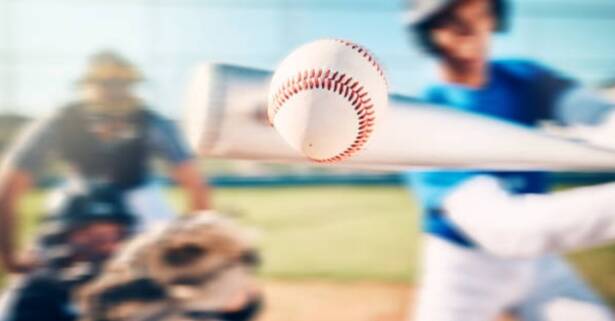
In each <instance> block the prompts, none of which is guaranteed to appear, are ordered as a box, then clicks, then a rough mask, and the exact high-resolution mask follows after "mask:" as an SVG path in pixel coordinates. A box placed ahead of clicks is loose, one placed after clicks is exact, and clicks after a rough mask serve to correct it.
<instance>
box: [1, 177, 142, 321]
mask: <svg viewBox="0 0 615 321" xmlns="http://www.w3.org/2000/svg"><path fill="white" fill-rule="evenodd" d="M135 225H136V219H135V216H134V215H133V214H132V213H130V212H129V211H128V210H127V208H126V207H125V206H124V203H123V201H122V199H121V197H120V195H118V194H117V193H116V192H115V191H114V190H112V189H111V190H110V189H100V190H96V191H93V192H91V193H89V194H82V195H75V196H73V197H71V198H70V199H68V200H67V201H66V203H65V204H63V206H60V207H59V208H58V209H57V210H56V212H55V213H53V214H52V215H50V216H49V217H48V218H47V219H46V221H45V222H44V224H43V230H44V231H45V232H44V233H43V235H42V237H41V239H40V243H41V244H40V245H41V248H42V249H44V250H43V251H40V256H42V259H41V263H42V265H41V267H39V268H37V269H36V270H35V271H33V272H32V273H31V274H29V275H27V276H25V278H24V279H23V280H21V281H19V282H16V283H15V284H14V285H13V289H11V290H9V291H8V292H7V293H5V295H4V298H3V304H1V305H0V315H1V317H0V320H2V321H35V320H36V321H45V320H50V321H51V320H53V321H72V320H76V318H77V312H76V311H75V310H74V309H73V308H72V306H73V305H72V301H71V295H72V292H73V291H74V290H75V289H76V288H78V287H79V286H81V285H83V284H84V283H86V282H88V281H89V280H91V279H92V278H94V277H95V276H96V275H97V274H98V271H99V270H100V269H101V267H102V264H103V263H104V261H105V260H106V259H107V258H108V257H110V256H111V255H112V254H113V253H114V252H115V251H116V250H117V249H118V246H119V244H120V242H121V241H122V240H124V239H125V238H127V237H129V236H130V235H132V233H133V231H134V227H135Z"/></svg>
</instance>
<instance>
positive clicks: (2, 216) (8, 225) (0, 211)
mask: <svg viewBox="0 0 615 321" xmlns="http://www.w3.org/2000/svg"><path fill="white" fill-rule="evenodd" d="M30 187H31V176H30V175H29V174H27V173H25V172H20V171H10V172H8V173H5V176H4V177H3V182H2V183H1V186H0V259H1V260H2V263H3V264H4V266H5V267H8V268H11V265H12V264H13V263H14V259H15V253H14V252H15V248H16V239H17V233H16V231H17V230H18V228H17V226H18V224H17V223H18V219H17V215H16V209H17V205H18V202H19V199H20V198H21V196H22V195H24V194H25V193H26V192H27V191H28V190H29V189H30Z"/></svg>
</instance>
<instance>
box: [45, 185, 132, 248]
mask: <svg viewBox="0 0 615 321" xmlns="http://www.w3.org/2000/svg"><path fill="white" fill-rule="evenodd" d="M97 222H112V223H117V224H121V225H123V226H124V227H126V231H127V232H131V231H132V230H133V228H134V227H135V225H136V216H135V215H134V214H133V213H132V212H131V211H130V210H129V209H128V208H127V206H126V204H125V202H124V199H123V197H122V194H121V192H120V191H117V190H116V189H114V188H111V187H97V188H96V189H93V190H92V191H90V192H88V193H85V194H76V195H73V196H70V197H69V198H68V199H67V200H66V201H65V202H63V204H61V205H60V206H59V207H58V208H57V209H56V210H55V212H54V213H51V215H49V216H48V217H47V218H46V219H45V222H44V225H43V229H44V233H43V234H44V237H43V244H44V245H56V244H57V243H61V242H63V241H64V238H65V237H66V236H67V235H68V234H69V233H70V232H72V231H74V230H75V229H78V228H80V227H83V226H86V225H88V224H92V223H97Z"/></svg>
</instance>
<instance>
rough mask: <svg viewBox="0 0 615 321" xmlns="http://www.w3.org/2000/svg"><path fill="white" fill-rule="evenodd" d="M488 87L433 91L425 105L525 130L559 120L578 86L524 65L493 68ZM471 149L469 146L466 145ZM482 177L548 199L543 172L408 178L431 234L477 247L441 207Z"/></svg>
mask: <svg viewBox="0 0 615 321" xmlns="http://www.w3.org/2000/svg"><path fill="white" fill-rule="evenodd" d="M489 72H490V75H489V78H488V79H489V82H488V84H486V85H485V86H484V87H482V88H479V89H473V88H468V87H464V86H459V85H454V84H438V85H434V86H432V87H431V88H429V89H428V90H427V91H426V97H425V98H426V99H427V100H428V101H429V102H431V103H435V104H441V105H442V106H445V107H444V108H455V109H459V110H463V111H468V112H474V113H478V114H481V115H487V116H492V117H495V118H497V119H500V120H505V121H510V122H514V123H516V124H520V125H524V126H536V124H537V123H538V122H539V121H540V120H546V119H554V118H557V115H556V114H557V112H558V111H557V108H556V106H557V104H558V101H559V100H560V99H561V98H562V96H563V95H564V93H566V92H568V91H570V90H571V89H572V88H573V87H574V83H573V82H572V81H571V80H569V79H567V78H564V77H561V76H559V75H558V74H556V73H554V72H552V71H550V70H548V69H546V68H543V67H541V66H539V65H536V64H532V63H528V62H524V61H500V62H493V63H491V64H490V71H489ZM468 143H470V144H471V142H468ZM478 175H491V176H494V177H497V178H498V179H499V180H500V181H501V182H502V184H503V186H505V188H507V190H508V191H510V192H511V193H517V194H521V193H544V192H545V191H547V188H548V186H547V179H546V178H547V177H546V174H545V173H542V172H498V171H480V170H474V171H470V170H463V171H441V170H434V171H424V172H411V173H408V175H407V178H408V183H409V184H410V185H411V187H412V188H413V191H414V192H415V193H416V195H417V197H418V198H419V200H420V202H421V209H422V211H423V213H424V214H423V215H424V220H423V223H424V224H423V228H424V230H425V231H426V232H427V233H431V234H434V235H436V236H439V237H442V238H445V239H447V240H449V241H452V242H455V243H457V244H460V245H463V246H473V243H472V242H471V241H470V240H469V239H468V238H467V237H466V236H465V235H463V233H462V232H461V231H459V230H458V229H457V228H455V226H453V224H452V223H451V222H450V221H449V220H448V219H447V217H446V216H445V215H443V213H442V202H443V200H444V199H445V198H446V197H447V196H448V194H449V193H451V191H453V190H454V189H455V188H456V187H457V186H459V185H460V184H462V183H463V182H465V181H467V180H469V179H471V178H473V177H476V176H478Z"/></svg>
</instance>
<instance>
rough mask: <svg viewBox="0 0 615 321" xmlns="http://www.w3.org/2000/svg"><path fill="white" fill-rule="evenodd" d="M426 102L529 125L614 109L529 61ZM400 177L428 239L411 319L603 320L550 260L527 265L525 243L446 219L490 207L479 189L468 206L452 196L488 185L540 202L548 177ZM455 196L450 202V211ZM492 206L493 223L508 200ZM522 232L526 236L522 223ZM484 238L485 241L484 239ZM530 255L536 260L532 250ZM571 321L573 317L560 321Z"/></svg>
mask: <svg viewBox="0 0 615 321" xmlns="http://www.w3.org/2000/svg"><path fill="white" fill-rule="evenodd" d="M425 98H426V99H427V100H428V101H429V102H431V103H436V104H440V105H442V106H446V107H444V108H455V109H459V110H463V111H468V112H473V113H479V114H482V115H486V116H491V117H495V118H498V119H500V120H505V121H510V122H513V123H515V124H518V125H523V126H530V127H533V126H536V125H537V124H538V123H539V122H541V121H543V120H555V121H557V122H560V123H562V124H573V123H584V124H590V125H591V124H597V123H599V122H600V121H601V120H602V119H603V118H604V117H606V116H607V115H609V113H611V112H612V111H613V106H612V105H611V104H610V103H608V102H606V101H604V100H601V99H597V98H596V97H594V96H591V95H587V94H586V92H585V91H584V90H582V89H580V88H579V87H578V86H577V84H576V83H575V82H574V81H573V80H571V79H568V78H565V77H562V76H561V75H559V74H557V73H555V72H553V71H551V70H549V69H547V68H544V67H542V66H540V65H537V64H534V63H531V62H527V61H512V60H510V61H496V62H493V63H491V64H490V66H489V76H488V83H487V84H486V85H485V86H483V87H482V88H479V89H474V88H468V87H464V86H459V85H454V84H437V85H434V86H433V87H431V88H429V89H428V90H427V91H426V97H425ZM468 143H469V144H471V142H468ZM407 177H408V183H409V186H410V187H411V188H412V190H413V191H414V192H415V193H416V195H417V196H418V198H419V200H420V201H421V209H422V211H423V215H424V218H423V223H424V231H425V233H426V234H427V240H426V247H425V253H424V255H425V260H424V264H425V266H424V270H425V276H424V278H423V287H422V290H421V294H420V299H419V306H418V311H417V314H418V315H417V320H418V321H427V320H429V321H436V320H437V321H440V320H443V321H444V320H449V321H453V320H459V321H462V320H463V321H472V320H476V321H488V320H493V319H494V318H496V317H497V315H498V314H500V313H502V312H503V311H508V310H515V311H516V312H517V313H518V315H519V316H520V317H521V318H522V320H525V321H535V320H536V321H542V320H581V319H582V320H596V321H599V320H611V318H610V316H609V313H608V312H607V311H608V310H607V309H606V308H605V307H604V306H603V304H602V302H601V300H600V299H599V297H598V296H596V295H595V294H594V293H593V291H592V290H591V289H590V288H589V287H587V286H586V285H585V284H584V282H583V281H582V280H581V279H580V278H579V277H577V275H576V274H575V272H574V271H573V270H572V269H571V268H570V267H569V266H568V265H567V264H566V263H565V262H564V261H563V260H562V259H561V258H559V257H558V256H554V255H538V258H536V255H533V257H531V258H528V257H529V256H532V255H527V254H528V253H527V252H524V251H525V250H524V247H523V246H526V247H527V244H523V243H522V242H520V243H519V244H518V245H521V246H517V244H516V243H515V242H516V241H519V239H512V238H508V239H507V238H506V237H505V234H506V233H503V235H502V237H503V238H501V239H498V235H494V233H493V231H490V232H488V233H483V234H481V231H482V230H481V231H478V232H477V230H479V229H478V228H473V226H472V224H473V223H472V222H471V221H470V220H468V219H465V220H464V219H463V218H462V219H461V220H462V221H464V222H465V227H468V226H469V227H470V228H460V227H459V226H458V225H457V224H456V223H455V222H456V221H455V222H453V219H455V217H461V216H463V217H468V216H471V215H468V214H467V212H473V211H475V210H476V208H479V209H480V208H484V206H483V207H481V206H480V204H481V203H482V202H484V203H487V204H488V203H489V201H490V198H491V197H492V196H493V195H494V193H490V192H485V188H483V189H480V190H479V191H478V194H477V192H476V191H477V189H476V188H474V192H473V193H472V194H471V195H472V198H471V199H469V197H468V196H467V195H463V193H461V192H460V191H463V190H464V189H465V188H466V186H468V185H473V184H474V182H476V181H480V180H485V179H486V180H488V181H490V182H496V183H495V184H493V185H494V186H495V187H493V189H495V190H497V191H498V192H500V193H504V194H506V195H509V196H510V197H514V196H522V195H540V194H545V193H546V192H547V191H548V189H549V186H548V184H547V174H546V173H542V172H498V171H480V170H476V171H470V170H463V171H439V170H434V171H424V172H411V173H408V175H407ZM453 195H457V197H456V198H455V202H454V206H453V207H450V206H449V203H448V202H449V201H450V198H451V196H453ZM480 195H482V196H483V197H484V199H482V200H481V199H480ZM500 204H503V205H502V207H497V206H494V207H490V208H489V210H491V211H494V212H493V217H492V218H493V220H498V216H497V215H498V214H499V212H503V211H505V210H506V205H507V204H509V203H500ZM520 209H523V208H520ZM451 211H455V212H458V213H451ZM476 211H479V210H476ZM459 213H462V214H459ZM515 214H516V213H511V214H510V215H515ZM455 215H457V216H455ZM521 217H522V216H521ZM517 223H518V224H521V226H523V224H524V222H523V221H522V222H520V223H519V222H517ZM525 223H526V224H531V221H530V222H527V221H526V222H525ZM512 228H514V227H512ZM524 229H525V230H528V231H534V230H533V229H532V227H530V226H527V225H526V226H524ZM503 230H504V231H505V230H506V226H504V227H503ZM485 234H488V236H489V237H486V238H482V237H481V236H482V235H485ZM530 234H531V233H530ZM477 236H478V237H477ZM499 250H501V251H499ZM530 250H534V249H530ZM536 253H538V254H543V253H542V251H539V250H536V251H534V252H532V254H536ZM571 316H575V317H577V319H574V318H573V319H568V318H569V317H571Z"/></svg>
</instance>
